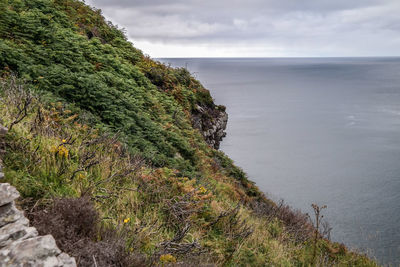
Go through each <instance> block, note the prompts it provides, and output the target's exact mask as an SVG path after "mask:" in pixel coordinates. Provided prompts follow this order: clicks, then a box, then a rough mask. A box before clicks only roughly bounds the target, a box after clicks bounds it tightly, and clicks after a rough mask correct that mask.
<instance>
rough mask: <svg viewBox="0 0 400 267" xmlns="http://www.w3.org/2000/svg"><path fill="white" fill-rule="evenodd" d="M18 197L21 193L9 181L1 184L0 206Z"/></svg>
mask: <svg viewBox="0 0 400 267" xmlns="http://www.w3.org/2000/svg"><path fill="white" fill-rule="evenodd" d="M0 178H2V177H0ZM17 198H19V193H18V191H17V189H15V187H14V186H11V185H10V184H7V183H3V184H0V206H3V205H6V204H8V203H11V202H12V201H14V200H15V199H17Z"/></svg>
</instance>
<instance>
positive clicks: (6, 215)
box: [0, 202, 24, 227]
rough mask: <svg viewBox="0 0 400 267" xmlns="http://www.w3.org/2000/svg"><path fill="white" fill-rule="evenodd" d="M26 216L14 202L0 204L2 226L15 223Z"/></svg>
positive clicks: (0, 224)
mask: <svg viewBox="0 0 400 267" xmlns="http://www.w3.org/2000/svg"><path fill="white" fill-rule="evenodd" d="M23 216H24V213H23V212H22V211H20V210H18V209H17V208H16V207H15V204H14V202H12V203H9V204H6V205H3V206H0V227H2V226H4V225H6V224H9V223H13V222H15V221H17V220H19V219H20V218H22V217H23Z"/></svg>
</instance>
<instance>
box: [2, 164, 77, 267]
mask: <svg viewBox="0 0 400 267" xmlns="http://www.w3.org/2000/svg"><path fill="white" fill-rule="evenodd" d="M0 164H1V161H0ZM0 167H1V165H0ZM18 197H19V193H18V191H17V190H16V189H15V187H13V186H11V185H9V184H6V183H3V184H1V183H0V267H3V266H11V267H12V266H15V267H22V266H24V267H25V266H27V267H28V266H32V267H33V266H38V267H76V262H75V259H74V258H73V257H70V256H69V255H68V254H65V253H62V252H61V250H60V249H59V248H58V247H57V245H56V241H55V240H54V238H53V236H51V235H46V236H38V231H37V230H36V228H34V227H29V220H28V219H27V218H26V217H25V216H24V213H23V212H22V211H20V210H18V209H17V208H16V207H15V202H14V200H15V199H17V198H18Z"/></svg>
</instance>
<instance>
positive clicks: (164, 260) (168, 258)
mask: <svg viewBox="0 0 400 267" xmlns="http://www.w3.org/2000/svg"><path fill="white" fill-rule="evenodd" d="M160 262H161V263H168V262H176V258H175V257H174V256H172V255H171V254H164V255H161V256H160Z"/></svg>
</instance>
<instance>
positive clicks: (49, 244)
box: [0, 235, 61, 266]
mask: <svg viewBox="0 0 400 267" xmlns="http://www.w3.org/2000/svg"><path fill="white" fill-rule="evenodd" d="M60 253H61V251H60V249H59V248H58V247H57V245H56V241H55V240H54V238H53V237H52V236H51V235H45V236H38V237H34V238H29V239H26V240H22V241H16V242H13V243H11V244H10V245H8V246H7V247H4V248H3V249H1V250H0V262H4V263H6V264H7V265H9V264H10V265H11V264H16V263H18V265H19V266H60V265H59V260H58V259H57V255H59V254H60ZM18 265H15V266H18ZM11 266H12V265H11Z"/></svg>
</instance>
